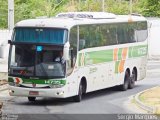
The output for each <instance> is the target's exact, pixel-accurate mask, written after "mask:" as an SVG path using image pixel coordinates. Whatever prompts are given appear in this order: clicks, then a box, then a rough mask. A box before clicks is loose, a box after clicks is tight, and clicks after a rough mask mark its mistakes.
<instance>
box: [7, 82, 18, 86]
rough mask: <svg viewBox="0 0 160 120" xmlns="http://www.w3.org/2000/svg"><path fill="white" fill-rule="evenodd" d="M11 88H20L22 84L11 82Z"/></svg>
mask: <svg viewBox="0 0 160 120" xmlns="http://www.w3.org/2000/svg"><path fill="white" fill-rule="evenodd" d="M8 84H9V85H10V86H15V87H19V86H20V84H16V83H15V82H9V83H8Z"/></svg>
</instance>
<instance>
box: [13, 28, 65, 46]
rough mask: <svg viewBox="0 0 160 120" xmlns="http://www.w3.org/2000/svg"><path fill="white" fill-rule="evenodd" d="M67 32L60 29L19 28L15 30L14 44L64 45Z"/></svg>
mask: <svg viewBox="0 0 160 120" xmlns="http://www.w3.org/2000/svg"><path fill="white" fill-rule="evenodd" d="M66 40H67V30H65V29H58V28H29V27H18V28H15V30H14V36H13V41H14V42H21V43H22V42H23V43H24V42H27V43H49V44H64V43H65V42H66Z"/></svg>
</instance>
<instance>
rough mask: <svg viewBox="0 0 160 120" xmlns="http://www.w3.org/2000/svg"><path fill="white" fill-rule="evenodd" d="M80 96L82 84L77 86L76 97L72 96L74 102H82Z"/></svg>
mask: <svg viewBox="0 0 160 120" xmlns="http://www.w3.org/2000/svg"><path fill="white" fill-rule="evenodd" d="M82 94H83V85H82V82H81V83H80V84H79V90H78V95H76V96H74V101H75V102H80V101H81V100H82Z"/></svg>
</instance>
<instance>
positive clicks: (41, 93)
mask: <svg viewBox="0 0 160 120" xmlns="http://www.w3.org/2000/svg"><path fill="white" fill-rule="evenodd" d="M9 94H10V96H21V97H54V98H66V97H67V96H66V92H65V88H64V87H63V88H48V89H39V88H23V87H15V86H9Z"/></svg>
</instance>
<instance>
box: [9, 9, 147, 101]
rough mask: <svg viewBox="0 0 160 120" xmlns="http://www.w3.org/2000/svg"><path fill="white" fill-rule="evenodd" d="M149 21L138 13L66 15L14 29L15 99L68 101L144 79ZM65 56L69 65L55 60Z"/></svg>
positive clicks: (11, 68) (11, 58)
mask: <svg viewBox="0 0 160 120" xmlns="http://www.w3.org/2000/svg"><path fill="white" fill-rule="evenodd" d="M147 37H148V30H147V21H146V19H145V18H144V17H142V16H139V15H114V14H112V13H105V12H68V13H60V14H58V15H57V16H56V17H53V18H42V19H30V20H23V21H20V22H18V23H17V24H16V25H15V28H14V31H13V35H12V39H11V40H9V44H10V52H9V63H8V64H9V67H8V76H9V77H8V81H9V89H10V92H9V93H10V95H11V96H23V97H28V100H29V101H35V99H36V97H53V98H67V97H73V98H74V100H75V101H77V102H80V101H81V99H82V95H83V94H85V93H88V92H92V91H96V90H100V89H105V88H108V87H112V86H119V87H120V88H121V89H122V90H124V91H125V90H127V89H131V88H133V87H134V85H135V82H136V81H138V80H141V79H143V78H145V76H146V63H147V52H148V46H147ZM59 53H62V54H63V56H62V59H63V60H64V61H65V62H63V63H62V62H61V61H56V60H55V59H56V57H58V56H59V55H60V54H59Z"/></svg>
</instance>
